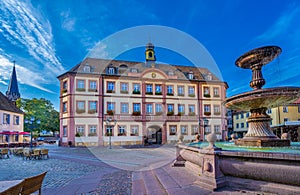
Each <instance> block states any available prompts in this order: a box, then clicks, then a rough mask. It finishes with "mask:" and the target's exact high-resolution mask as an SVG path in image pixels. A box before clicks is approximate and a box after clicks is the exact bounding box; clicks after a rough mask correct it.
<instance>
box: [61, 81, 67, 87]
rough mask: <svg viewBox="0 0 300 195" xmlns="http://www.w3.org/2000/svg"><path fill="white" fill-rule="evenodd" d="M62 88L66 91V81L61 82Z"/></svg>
mask: <svg viewBox="0 0 300 195" xmlns="http://www.w3.org/2000/svg"><path fill="white" fill-rule="evenodd" d="M62 88H63V89H68V82H67V81H64V82H63V85H62Z"/></svg>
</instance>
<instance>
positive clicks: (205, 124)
mask: <svg viewBox="0 0 300 195" xmlns="http://www.w3.org/2000/svg"><path fill="white" fill-rule="evenodd" d="M202 122H203V124H202ZM208 122H209V121H208V119H207V118H203V119H202V120H201V119H199V127H203V133H202V137H203V141H205V127H206V126H207V125H208ZM199 130H200V128H199ZM199 134H200V132H199Z"/></svg>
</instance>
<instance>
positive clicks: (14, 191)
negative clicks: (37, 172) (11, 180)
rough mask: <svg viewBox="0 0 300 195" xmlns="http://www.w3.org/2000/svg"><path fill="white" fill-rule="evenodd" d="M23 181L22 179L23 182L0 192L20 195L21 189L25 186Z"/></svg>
mask: <svg viewBox="0 0 300 195" xmlns="http://www.w3.org/2000/svg"><path fill="white" fill-rule="evenodd" d="M23 182H24V181H22V182H21V183H19V184H17V185H14V186H12V187H10V188H8V189H7V190H5V191H3V192H0V195H19V194H20V193H21V190H22V188H23Z"/></svg>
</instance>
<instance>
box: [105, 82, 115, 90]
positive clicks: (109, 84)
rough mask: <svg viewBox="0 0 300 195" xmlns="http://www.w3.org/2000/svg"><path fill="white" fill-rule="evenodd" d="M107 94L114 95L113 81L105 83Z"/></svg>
mask: <svg viewBox="0 0 300 195" xmlns="http://www.w3.org/2000/svg"><path fill="white" fill-rule="evenodd" d="M106 92H107V93H115V82H113V81H108V82H107V90H106Z"/></svg>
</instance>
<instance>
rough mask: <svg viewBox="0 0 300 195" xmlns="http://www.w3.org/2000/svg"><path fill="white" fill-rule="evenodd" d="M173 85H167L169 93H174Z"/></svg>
mask: <svg viewBox="0 0 300 195" xmlns="http://www.w3.org/2000/svg"><path fill="white" fill-rule="evenodd" d="M173 94H174V91H173V85H167V95H173Z"/></svg>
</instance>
